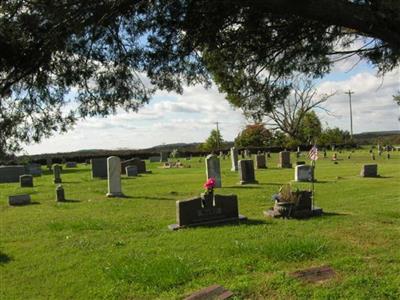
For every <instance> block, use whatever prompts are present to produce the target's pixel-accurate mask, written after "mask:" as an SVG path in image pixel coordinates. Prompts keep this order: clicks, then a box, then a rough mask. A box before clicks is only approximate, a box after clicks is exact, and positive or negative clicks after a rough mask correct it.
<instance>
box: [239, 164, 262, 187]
mask: <svg viewBox="0 0 400 300" xmlns="http://www.w3.org/2000/svg"><path fill="white" fill-rule="evenodd" d="M239 178H240V184H257V183H258V181H257V180H256V175H255V172H254V163H253V161H252V160H251V159H242V160H239Z"/></svg>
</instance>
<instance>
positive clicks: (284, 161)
mask: <svg viewBox="0 0 400 300" xmlns="http://www.w3.org/2000/svg"><path fill="white" fill-rule="evenodd" d="M278 167H279V168H291V167H292V164H291V163H290V152H289V151H281V152H279V164H278Z"/></svg>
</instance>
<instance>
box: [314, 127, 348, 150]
mask: <svg viewBox="0 0 400 300" xmlns="http://www.w3.org/2000/svg"><path fill="white" fill-rule="evenodd" d="M348 141H350V133H349V132H348V131H347V130H346V131H343V130H341V129H339V128H337V127H336V128H327V129H325V130H323V131H322V133H321V135H320V137H319V139H318V144H319V145H321V146H329V145H340V144H345V143H347V142H348Z"/></svg>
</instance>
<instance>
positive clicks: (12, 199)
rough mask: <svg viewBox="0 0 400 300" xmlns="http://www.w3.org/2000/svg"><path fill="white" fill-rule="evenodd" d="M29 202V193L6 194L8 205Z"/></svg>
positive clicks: (26, 203)
mask: <svg viewBox="0 0 400 300" xmlns="http://www.w3.org/2000/svg"><path fill="white" fill-rule="evenodd" d="M30 203H31V195H28V194H25V195H13V196H8V204H9V205H12V206H14V205H28V204H30Z"/></svg>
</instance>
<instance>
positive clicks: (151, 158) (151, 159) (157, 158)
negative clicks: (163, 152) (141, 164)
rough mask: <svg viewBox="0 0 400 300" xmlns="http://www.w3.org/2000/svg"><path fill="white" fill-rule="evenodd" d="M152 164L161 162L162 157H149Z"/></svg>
mask: <svg viewBox="0 0 400 300" xmlns="http://www.w3.org/2000/svg"><path fill="white" fill-rule="evenodd" d="M149 161H150V162H160V161H161V156H150V157H149Z"/></svg>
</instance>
